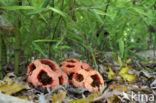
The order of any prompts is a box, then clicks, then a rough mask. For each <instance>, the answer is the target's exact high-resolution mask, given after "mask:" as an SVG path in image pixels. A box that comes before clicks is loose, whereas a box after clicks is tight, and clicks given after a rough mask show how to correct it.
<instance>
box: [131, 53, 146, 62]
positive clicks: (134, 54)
mask: <svg viewBox="0 0 156 103" xmlns="http://www.w3.org/2000/svg"><path fill="white" fill-rule="evenodd" d="M129 53H130V54H131V55H133V56H135V57H136V58H137V59H138V60H140V61H144V62H147V60H145V59H144V58H142V57H141V56H139V55H137V54H136V53H135V52H133V51H131V50H130V51H129Z"/></svg>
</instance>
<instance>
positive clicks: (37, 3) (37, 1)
mask: <svg viewBox="0 0 156 103" xmlns="http://www.w3.org/2000/svg"><path fill="white" fill-rule="evenodd" d="M31 1H32V6H34V7H35V8H41V7H42V5H43V4H44V2H45V0H31Z"/></svg>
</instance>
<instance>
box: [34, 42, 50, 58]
mask: <svg viewBox="0 0 156 103" xmlns="http://www.w3.org/2000/svg"><path fill="white" fill-rule="evenodd" d="M32 44H33V46H34V47H35V49H36V50H37V51H39V53H41V54H42V55H43V56H44V57H47V55H46V54H45V53H44V52H43V50H42V48H41V47H40V46H39V45H38V44H36V43H35V42H32Z"/></svg>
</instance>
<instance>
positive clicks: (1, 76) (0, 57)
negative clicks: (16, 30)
mask: <svg viewBox="0 0 156 103" xmlns="http://www.w3.org/2000/svg"><path fill="white" fill-rule="evenodd" d="M2 78H3V74H2V34H1V33H0V79H2Z"/></svg>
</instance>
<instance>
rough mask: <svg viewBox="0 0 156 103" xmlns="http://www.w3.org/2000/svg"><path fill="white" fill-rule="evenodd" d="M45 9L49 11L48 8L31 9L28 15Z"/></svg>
mask: <svg viewBox="0 0 156 103" xmlns="http://www.w3.org/2000/svg"><path fill="white" fill-rule="evenodd" d="M44 11H48V9H47V8H38V9H34V10H33V11H30V12H29V13H27V14H28V15H34V14H39V13H41V12H44Z"/></svg>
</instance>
